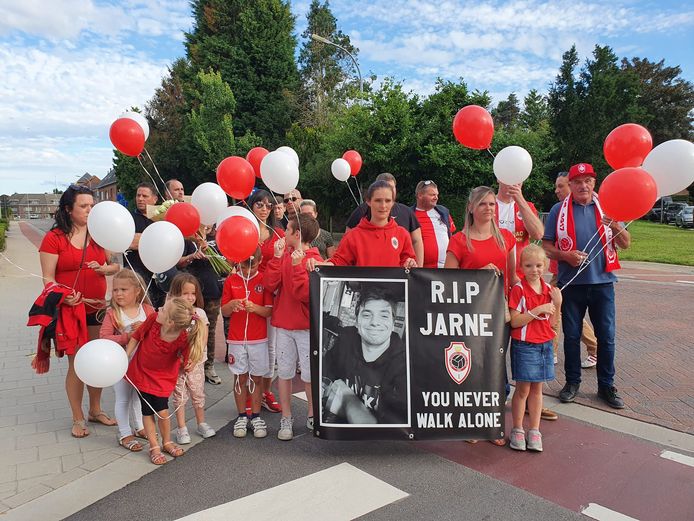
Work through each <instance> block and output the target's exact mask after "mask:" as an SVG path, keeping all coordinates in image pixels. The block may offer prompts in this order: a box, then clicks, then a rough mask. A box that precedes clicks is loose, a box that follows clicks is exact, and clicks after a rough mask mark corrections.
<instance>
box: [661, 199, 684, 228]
mask: <svg viewBox="0 0 694 521" xmlns="http://www.w3.org/2000/svg"><path fill="white" fill-rule="evenodd" d="M686 206H687V203H670V204H669V205H667V210H665V218H664V219H663V220H664V221H665V223H666V224H672V223H674V222H675V217H677V214H678V213H680V212H681V211H682V210H683V209H684V208H685V207H686Z"/></svg>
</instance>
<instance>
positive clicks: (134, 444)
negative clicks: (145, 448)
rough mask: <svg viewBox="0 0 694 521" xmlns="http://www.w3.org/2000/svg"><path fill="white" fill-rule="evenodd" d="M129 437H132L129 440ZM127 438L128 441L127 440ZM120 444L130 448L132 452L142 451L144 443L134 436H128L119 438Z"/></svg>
mask: <svg viewBox="0 0 694 521" xmlns="http://www.w3.org/2000/svg"><path fill="white" fill-rule="evenodd" d="M128 438H130V439H129V440H128ZM126 440H127V441H126ZM118 445H120V446H121V447H124V448H126V449H128V450H129V451H130V452H140V451H141V450H142V445H141V444H140V442H139V441H137V440H136V439H135V438H134V437H133V436H126V437H125V438H121V439H120V440H118Z"/></svg>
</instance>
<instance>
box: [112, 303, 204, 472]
mask: <svg viewBox="0 0 694 521" xmlns="http://www.w3.org/2000/svg"><path fill="white" fill-rule="evenodd" d="M205 330H206V328H205V327H204V326H203V324H202V323H201V321H200V320H199V319H198V318H197V315H196V314H195V308H194V307H193V306H192V305H191V304H190V302H188V301H187V300H185V299H183V298H179V297H174V298H170V299H168V300H167V301H166V302H165V304H164V306H163V307H162V308H160V309H159V311H158V312H156V313H152V314H151V315H150V316H149V317H147V319H146V320H145V321H144V323H143V324H142V325H141V326H140V327H138V328H137V331H135V333H133V335H132V337H131V339H130V341H129V342H128V347H127V349H126V353H127V354H128V356H130V355H132V354H133V352H134V353H135V355H134V356H133V357H132V360H131V361H130V365H129V367H128V372H127V373H126V377H127V378H128V380H129V381H130V383H131V384H132V385H133V386H135V388H136V389H137V390H138V392H139V394H140V400H141V402H142V419H143V424H144V427H145V434H146V436H147V440H148V441H149V447H150V448H149V455H150V460H151V461H152V463H154V464H155V465H163V464H164V463H166V457H165V456H164V455H163V454H162V452H161V450H162V449H163V450H164V451H165V452H167V453H168V454H170V455H171V456H173V457H178V456H182V455H183V453H184V451H183V449H181V448H180V447H178V446H177V445H176V444H175V443H174V442H173V441H171V423H170V419H169V396H171V393H173V390H174V388H175V387H176V380H177V379H178V373H179V371H180V369H181V367H183V368H184V369H185V370H186V371H190V370H191V369H192V368H193V367H195V365H197V364H198V363H199V362H200V361H201V360H202V358H203V353H204V351H205V342H204V340H205ZM136 348H137V351H135V349H136ZM155 414H156V416H157V418H158V424H159V433H160V434H161V438H162V442H163V443H162V446H161V447H159V445H158V443H159V441H158V440H157V429H156V427H157V426H156V424H155V421H154V415H155Z"/></svg>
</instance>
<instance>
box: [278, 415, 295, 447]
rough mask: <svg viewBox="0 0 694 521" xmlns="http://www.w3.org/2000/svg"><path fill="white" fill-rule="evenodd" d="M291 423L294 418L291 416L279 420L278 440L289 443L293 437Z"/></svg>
mask: <svg viewBox="0 0 694 521" xmlns="http://www.w3.org/2000/svg"><path fill="white" fill-rule="evenodd" d="M293 423H294V418H292V417H291V416H289V417H287V416H282V418H281V419H280V430H279V432H278V433H277V439H278V440H282V441H289V440H291V439H292V438H293V437H294V430H293V429H292V424H293Z"/></svg>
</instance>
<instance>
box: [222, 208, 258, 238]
mask: <svg viewBox="0 0 694 521" xmlns="http://www.w3.org/2000/svg"><path fill="white" fill-rule="evenodd" d="M234 216H239V217H245V218H246V219H248V220H249V221H251V222H252V223H253V224H255V227H256V228H258V235H260V224H258V219H256V217H255V215H254V214H253V212H251V211H250V210H248V209H246V208H244V207H243V206H229V207H228V208H226V209H224V210H222V213H220V214H219V215H218V216H217V229H219V225H220V224H222V221H224V220H225V219H228V218H229V217H234Z"/></svg>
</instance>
